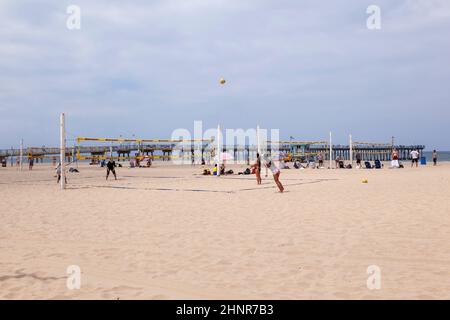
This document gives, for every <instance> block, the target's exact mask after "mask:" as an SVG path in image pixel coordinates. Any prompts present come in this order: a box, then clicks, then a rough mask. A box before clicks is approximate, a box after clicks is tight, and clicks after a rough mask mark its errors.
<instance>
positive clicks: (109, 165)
mask: <svg viewBox="0 0 450 320" xmlns="http://www.w3.org/2000/svg"><path fill="white" fill-rule="evenodd" d="M115 167H116V162H115V161H113V160H111V159H109V161H108V163H107V164H106V180H108V176H109V172H110V171H111V172H112V173H113V175H114V179H115V180H117V176H116V170H115Z"/></svg>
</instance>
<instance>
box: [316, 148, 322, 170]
mask: <svg viewBox="0 0 450 320" xmlns="http://www.w3.org/2000/svg"><path fill="white" fill-rule="evenodd" d="M317 161H319V168H323V154H322V152H319V154H318V155H317Z"/></svg>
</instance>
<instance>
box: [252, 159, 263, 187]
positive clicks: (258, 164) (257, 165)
mask: <svg viewBox="0 0 450 320" xmlns="http://www.w3.org/2000/svg"><path fill="white" fill-rule="evenodd" d="M252 169H254V170H255V175H256V184H261V181H262V180H261V158H260V157H259V153H257V154H256V162H255V163H254V164H253V165H252Z"/></svg>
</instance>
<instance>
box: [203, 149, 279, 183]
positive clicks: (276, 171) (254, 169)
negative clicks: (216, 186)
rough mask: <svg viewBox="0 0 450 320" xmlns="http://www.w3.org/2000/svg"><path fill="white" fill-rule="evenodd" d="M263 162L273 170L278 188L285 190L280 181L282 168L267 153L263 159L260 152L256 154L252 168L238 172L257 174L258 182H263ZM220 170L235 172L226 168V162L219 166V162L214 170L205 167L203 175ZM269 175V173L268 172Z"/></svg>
mask: <svg viewBox="0 0 450 320" xmlns="http://www.w3.org/2000/svg"><path fill="white" fill-rule="evenodd" d="M263 163H264V166H265V167H266V168H267V169H268V170H270V171H271V172H272V175H273V179H274V181H275V184H276V185H277V187H278V190H279V191H280V192H283V191H284V187H283V184H282V183H281V182H280V174H281V170H280V168H279V167H278V166H277V165H276V164H275V162H274V161H273V160H272V159H271V158H270V157H269V156H267V155H264V156H263V159H262V160H261V156H260V155H259V153H257V154H256V161H255V163H254V164H252V165H251V166H250V168H247V169H245V170H244V172H239V173H238V174H244V175H247V174H255V176H256V184H257V185H260V184H262V179H261V169H262V167H263ZM218 172H219V174H220V175H228V174H233V173H234V172H233V170H226V169H225V164H224V163H222V164H221V165H220V166H219V167H218V166H217V164H215V165H214V167H213V169H212V172H211V171H210V170H209V169H204V170H203V175H205V176H207V175H214V176H215V175H217V174H218ZM266 177H267V174H266Z"/></svg>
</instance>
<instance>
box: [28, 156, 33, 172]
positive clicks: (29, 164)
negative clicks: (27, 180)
mask: <svg viewBox="0 0 450 320" xmlns="http://www.w3.org/2000/svg"><path fill="white" fill-rule="evenodd" d="M33 165H34V158H33V157H30V160H29V161H28V170H33Z"/></svg>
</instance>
